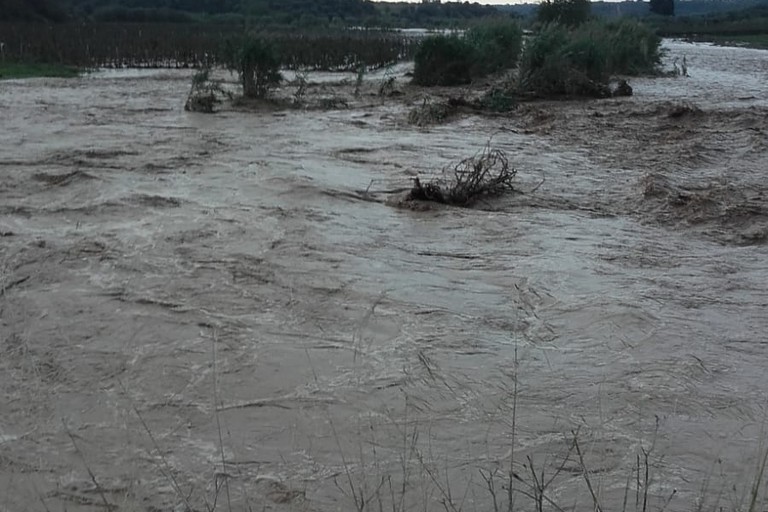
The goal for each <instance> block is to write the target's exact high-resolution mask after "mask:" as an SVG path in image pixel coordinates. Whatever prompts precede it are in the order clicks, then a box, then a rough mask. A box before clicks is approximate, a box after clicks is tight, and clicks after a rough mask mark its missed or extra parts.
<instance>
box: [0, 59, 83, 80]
mask: <svg viewBox="0 0 768 512" xmlns="http://www.w3.org/2000/svg"><path fill="white" fill-rule="evenodd" d="M81 73H82V70H80V69H78V68H75V67H72V66H64V65H62V64H36V63H23V62H2V63H0V79H11V78H40V77H47V78H74V77H77V76H80V74H81Z"/></svg>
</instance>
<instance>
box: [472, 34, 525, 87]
mask: <svg viewBox="0 0 768 512" xmlns="http://www.w3.org/2000/svg"><path fill="white" fill-rule="evenodd" d="M466 39H467V41H468V42H469V43H470V44H471V45H472V47H473V48H474V50H475V55H476V60H475V67H474V69H473V70H472V71H473V75H474V76H484V75H487V74H490V73H496V72H498V71H503V70H506V69H512V68H514V67H515V66H517V61H518V58H519V57H520V50H522V47H523V29H522V28H521V27H520V25H519V24H518V23H516V22H514V21H500V20H496V21H491V22H488V23H484V24H482V25H477V26H475V27H472V28H471V29H469V30H468V31H467V34H466Z"/></svg>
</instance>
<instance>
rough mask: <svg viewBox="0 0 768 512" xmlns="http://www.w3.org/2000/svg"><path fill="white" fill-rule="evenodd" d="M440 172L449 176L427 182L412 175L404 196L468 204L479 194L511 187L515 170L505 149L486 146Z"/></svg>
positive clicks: (456, 204) (496, 191)
mask: <svg viewBox="0 0 768 512" xmlns="http://www.w3.org/2000/svg"><path fill="white" fill-rule="evenodd" d="M443 174H444V175H449V176H450V178H448V179H445V178H438V179H435V180H432V181H429V182H427V183H422V182H421V180H420V179H419V178H418V177H417V178H415V179H414V185H413V188H412V189H411V191H410V192H409V193H408V196H407V197H406V200H407V201H415V200H418V201H434V202H437V203H443V204H449V205H454V206H470V205H471V204H472V203H474V202H475V201H476V200H478V199H480V198H483V197H489V196H498V195H501V194H504V193H506V192H511V191H513V190H514V186H513V182H514V179H515V176H516V175H517V170H516V169H514V168H512V167H510V166H509V159H508V158H507V155H506V153H505V152H504V151H502V150H500V149H493V148H491V147H490V146H486V147H485V148H483V150H482V151H480V152H479V153H477V154H476V155H474V156H471V157H469V158H465V159H463V160H462V161H460V162H459V163H457V164H456V165H455V166H454V167H453V169H450V168H446V169H444V170H443Z"/></svg>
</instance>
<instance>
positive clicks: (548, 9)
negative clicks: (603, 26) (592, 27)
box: [536, 0, 592, 26]
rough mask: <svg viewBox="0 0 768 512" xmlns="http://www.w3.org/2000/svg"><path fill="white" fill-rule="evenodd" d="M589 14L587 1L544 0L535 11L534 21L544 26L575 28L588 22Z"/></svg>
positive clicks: (590, 10)
mask: <svg viewBox="0 0 768 512" xmlns="http://www.w3.org/2000/svg"><path fill="white" fill-rule="evenodd" d="M591 12H592V9H591V4H590V2H589V0H544V1H543V2H541V3H540V4H539V7H538V9H537V10H536V19H537V20H538V21H539V23H544V24H548V23H560V24H563V25H570V26H576V25H580V24H582V23H584V22H586V21H587V20H589V16H590V14H591Z"/></svg>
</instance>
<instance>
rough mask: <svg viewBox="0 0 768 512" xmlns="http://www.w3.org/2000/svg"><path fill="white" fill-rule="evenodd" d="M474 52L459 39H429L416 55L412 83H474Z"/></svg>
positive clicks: (426, 39)
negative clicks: (472, 81)
mask: <svg viewBox="0 0 768 512" xmlns="http://www.w3.org/2000/svg"><path fill="white" fill-rule="evenodd" d="M474 57H475V51H474V48H473V47H472V45H471V44H470V43H469V42H468V41H467V40H466V39H463V38H459V37H457V36H430V37H427V38H425V39H424V41H422V43H421V45H420V46H419V49H418V51H417V52H416V56H415V59H414V60H415V65H414V70H413V82H414V83H415V84H417V85H425V86H432V85H461V84H467V83H469V82H470V81H471V80H472V67H473V64H474Z"/></svg>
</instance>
